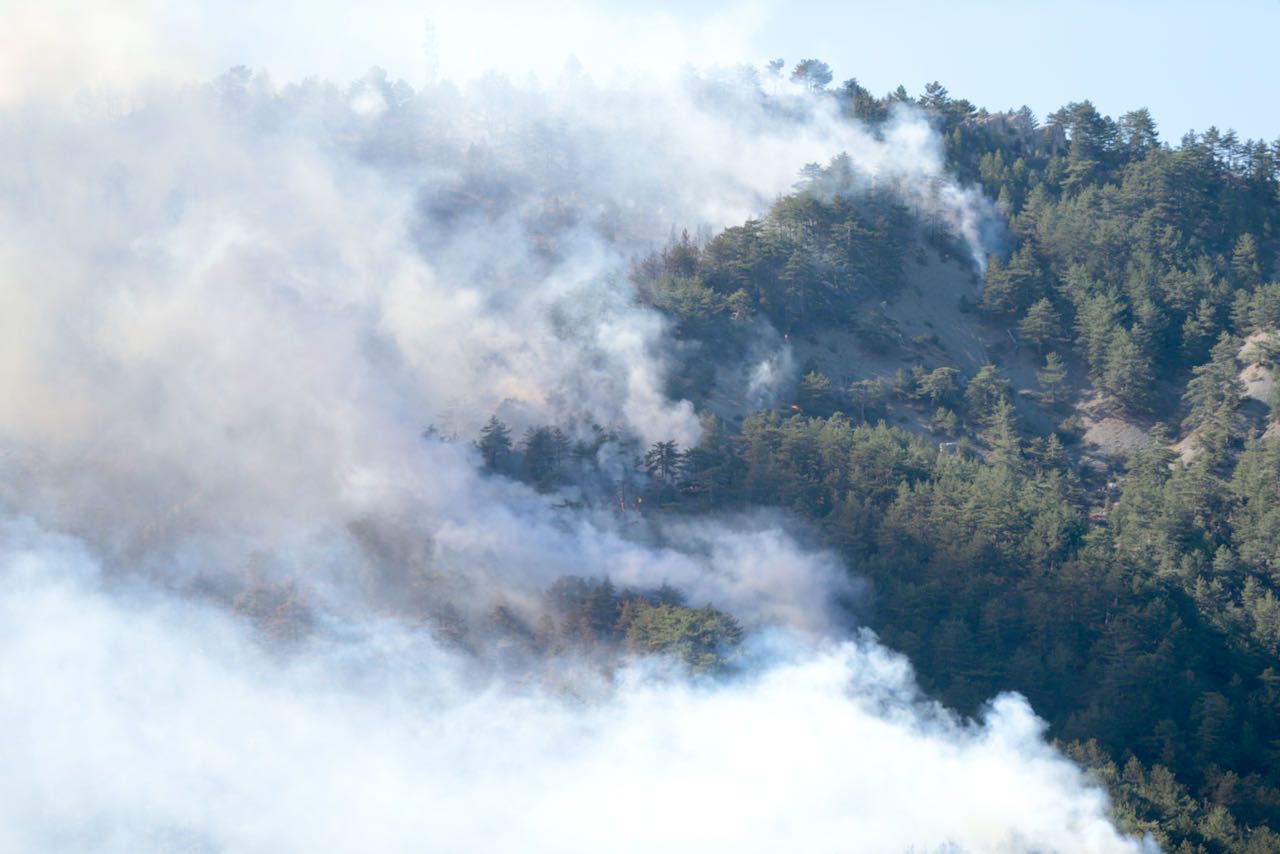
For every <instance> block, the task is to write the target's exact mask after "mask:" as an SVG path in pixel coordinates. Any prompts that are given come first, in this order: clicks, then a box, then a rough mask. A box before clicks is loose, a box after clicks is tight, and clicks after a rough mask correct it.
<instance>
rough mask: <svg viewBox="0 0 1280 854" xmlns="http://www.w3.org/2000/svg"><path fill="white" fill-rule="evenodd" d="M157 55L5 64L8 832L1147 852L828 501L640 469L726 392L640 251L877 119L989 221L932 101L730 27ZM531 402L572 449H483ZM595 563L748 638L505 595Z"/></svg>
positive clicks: (853, 154) (753, 209) (113, 839)
mask: <svg viewBox="0 0 1280 854" xmlns="http://www.w3.org/2000/svg"><path fill="white" fill-rule="evenodd" d="M143 49H144V50H145V40H144V48H143ZM163 65H164V64H163V63H159V62H158V63H157V66H156V68H154V69H150V70H149V71H148V74H153V73H156V72H157V70H158V69H159V68H161V67H162V66H163ZM127 85H128V87H129V88H128V89H126V90H125V96H121V95H120V94H119V90H117V91H116V93H115V94H113V95H112V96H111V97H107V96H106V95H103V96H101V97H100V98H94V97H85V98H80V99H78V100H76V101H75V102H74V103H71V104H68V103H64V102H62V101H60V100H58V99H42V98H36V97H34V96H33V97H31V98H25V97H23V93H21V92H18V93H17V94H15V93H13V92H6V93H5V96H6V97H5V99H4V101H3V103H4V104H5V106H4V108H3V109H4V115H3V123H2V124H0V155H2V156H0V187H3V192H2V193H0V225H2V230H0V234H3V235H4V236H3V238H0V275H2V276H3V281H2V283H0V390H2V392H3V396H2V399H3V401H4V405H3V407H2V408H0V475H2V476H0V508H2V509H3V513H4V519H3V522H2V523H0V612H2V613H3V617H2V618H0V659H2V662H0V672H3V673H4V676H3V677H2V678H0V699H2V701H3V702H2V705H0V708H2V709H3V711H2V712H0V716H2V720H3V723H4V726H3V727H0V756H4V757H5V758H6V762H5V768H6V772H5V774H4V775H3V777H2V778H0V779H3V781H4V785H3V791H4V794H5V797H4V798H3V802H2V805H0V847H3V848H4V849H6V850H14V851H42V850H72V851H90V850H92V851H136V850H160V851H167V850H175V851H186V850H192V851H268V850H298V849H308V848H309V849H318V850H337V851H347V850H352V851H354V850H410V849H412V850H416V849H421V848H430V849H439V850H511V849H517V848H518V849H521V850H554V851H585V850H591V849H595V850H600V849H604V850H624V851H625V850H648V849H651V848H653V847H655V846H662V847H663V848H666V849H669V850H686V849H688V850H692V849H695V848H701V849H705V848H707V847H712V848H714V849H716V850H720V849H728V848H730V847H732V848H735V849H738V850H749V851H771V850H778V849H783V848H785V849H791V850H812V851H828V850H830V851H836V850H855V851H966V852H986V851H992V852H1031V851H1061V852H1067V851H1080V850H1088V851H1098V852H1106V851H1140V850H1147V849H1148V848H1154V846H1153V845H1152V844H1150V843H1143V842H1139V841H1135V840H1134V839H1133V838H1132V837H1129V836H1125V835H1123V834H1121V833H1120V832H1119V831H1117V830H1116V829H1115V828H1114V827H1113V826H1112V824H1111V823H1110V821H1109V820H1108V818H1107V807H1106V802H1105V798H1104V796H1103V795H1102V793H1101V790H1100V789H1098V788H1096V787H1095V786H1093V785H1092V784H1091V783H1089V782H1088V781H1087V780H1086V778H1085V776H1084V775H1083V773H1082V772H1081V771H1079V770H1078V769H1077V768H1076V767H1075V766H1073V765H1072V764H1071V763H1069V762H1068V761H1067V760H1066V759H1064V758H1063V757H1062V756H1060V755H1059V754H1058V753H1057V752H1056V751H1055V750H1054V749H1053V748H1051V747H1050V746H1049V745H1048V744H1047V743H1046V742H1045V740H1044V738H1043V728H1042V725H1041V724H1040V722H1039V721H1038V720H1037V719H1036V718H1035V715H1034V713H1033V711H1032V710H1031V708H1030V707H1029V705H1028V704H1027V703H1026V701H1025V700H1023V699H1022V698H1021V697H1019V696H1017V695H1012V694H1010V695H1002V696H999V697H995V698H993V699H992V702H991V704H990V706H989V708H988V710H987V711H986V713H985V715H984V717H983V718H982V719H981V720H979V721H976V722H975V721H968V720H963V719H961V718H959V717H958V716H956V715H954V714H953V713H951V712H948V711H947V710H945V709H943V708H942V707H941V706H939V705H937V704H935V703H933V702H932V701H930V700H929V699H928V698H926V697H924V696H922V695H921V693H920V691H919V690H918V689H917V688H916V687H915V684H914V681H913V677H912V674H911V671H910V667H909V664H908V663H907V662H906V661H905V659H903V658H902V657H900V656H898V655H896V654H894V653H893V652H892V651H890V650H887V649H885V648H884V647H882V646H881V645H879V644H878V642H877V641H876V639H875V637H874V636H873V635H872V634H871V633H869V632H867V631H865V630H859V629H858V627H857V625H856V620H855V618H854V616H853V615H854V614H855V613H856V611H857V609H858V608H862V607H873V604H869V603H868V599H869V596H870V594H869V593H868V591H867V590H866V589H865V587H864V585H862V584H861V583H860V582H859V581H858V580H857V577H856V574H853V573H852V572H851V571H850V568H848V567H845V566H843V565H842V564H841V563H840V561H839V560H838V558H836V557H835V556H834V555H833V554H831V553H829V552H827V551H824V550H822V549H820V548H818V547H816V546H814V545H812V544H811V543H810V541H809V538H808V536H807V534H806V532H805V531H803V530H798V529H796V528H794V527H792V525H791V523H789V522H788V521H787V520H786V519H785V518H784V517H783V516H781V515H780V514H772V513H766V512H764V511H758V512H757V511H749V512H746V513H743V514H739V515H735V516H733V517H730V518H707V517H699V518H698V519H696V520H694V521H688V520H684V521H675V520H673V519H670V518H665V517H663V516H662V515H661V514H656V513H653V514H651V513H647V512H645V511H644V510H643V508H642V507H640V506H639V505H638V504H637V503H636V502H635V501H634V489H632V486H629V484H630V485H634V484H636V483H639V482H642V481H643V480H644V478H645V477H646V475H644V474H642V473H640V472H638V471H637V470H636V466H635V459H636V457H637V456H639V455H642V454H643V453H644V451H645V449H646V448H648V447H650V446H651V445H653V444H654V443H657V442H666V441H674V442H675V443H677V445H678V446H680V447H689V446H691V445H693V444H694V443H696V442H697V440H698V438H699V436H700V435H701V432H702V430H703V427H702V425H701V423H700V420H699V413H698V412H696V411H695V409H694V407H693V405H692V404H691V403H689V402H688V401H683V400H677V399H671V398H669V397H668V394H667V388H668V386H667V383H666V379H667V374H668V371H669V370H670V367H671V363H672V360H673V359H674V358H675V355H676V352H675V349H674V348H676V347H678V346H680V345H679V344H678V343H675V342H673V341H672V339H671V337H670V336H669V335H668V332H669V330H668V328H667V326H666V322H665V321H664V319H663V317H662V316H661V315H660V314H658V313H657V312H655V311H653V310H652V309H650V308H647V307H645V305H643V304H642V302H641V301H640V300H639V299H638V297H637V293H636V291H635V286H634V284H633V282H632V281H631V279H630V278H629V277H628V275H627V273H628V269H629V265H630V264H631V262H632V261H633V260H634V259H635V258H637V257H639V256H642V255H643V254H644V253H647V252H650V251H653V250H656V249H659V248H660V247H661V246H662V245H664V242H665V241H667V240H668V237H669V236H670V235H672V234H675V233H677V231H678V230H680V229H684V228H688V229H690V230H691V231H694V232H698V231H699V230H701V233H711V232H714V231H715V230H718V229H721V228H724V227H727V226H731V225H735V224H738V223H740V222H742V221H743V220H745V219H748V218H750V217H752V216H756V215H759V213H760V212H761V211H762V210H764V209H765V208H766V207H767V206H768V205H769V204H770V203H771V202H772V201H773V200H774V199H775V198H776V197H777V196H778V195H779V194H782V193H785V192H788V191H789V190H790V189H791V188H792V186H793V185H794V184H795V183H796V182H797V181H798V180H799V179H800V175H801V171H802V169H803V168H804V167H805V166H806V165H807V164H811V163H819V164H825V163H827V162H829V161H831V159H832V158H834V157H836V156H837V155H838V154H841V153H842V152H843V153H846V154H848V155H849V157H850V158H851V160H852V164H853V171H852V173H851V174H852V176H853V180H854V182H855V185H856V188H857V189H866V190H870V189H872V188H874V189H876V190H877V191H879V192H885V193H890V194H892V195H893V196H894V197H895V198H897V199H899V200H900V201H901V202H902V203H903V204H904V205H906V206H908V207H910V208H912V209H913V210H915V211H916V212H917V213H918V214H919V215H921V216H925V217H930V218H932V219H933V220H934V221H936V222H938V223H942V224H944V225H945V226H946V227H947V228H948V229H949V230H950V231H951V233H952V234H953V235H954V236H955V238H956V240H958V241H959V242H960V243H961V244H962V245H965V246H966V247H967V248H968V250H969V252H970V253H971V255H972V257H973V259H974V263H975V264H979V263H981V260H980V259H982V258H984V257H985V256H986V249H987V247H986V246H985V245H984V243H983V241H984V240H985V239H986V229H987V227H988V224H989V222H991V221H992V211H993V207H992V206H991V204H990V203H989V202H988V201H986V200H985V199H984V198H983V197H982V196H981V194H980V193H979V192H977V191H976V190H974V189H972V188H969V187H965V186H961V185H959V184H957V183H956V182H955V181H954V179H952V178H951V177H949V176H948V175H947V174H946V173H945V172H944V170H943V155H942V146H941V140H940V139H939V137H938V135H937V134H936V132H935V131H934V130H933V129H932V128H931V127H930V125H929V123H928V122H927V120H925V119H924V118H923V117H921V116H920V115H917V114H915V113H913V112H912V111H910V110H909V109H907V108H905V107H904V108H903V109H902V110H901V111H899V112H898V113H897V114H895V116H894V117H893V119H892V120H891V121H889V122H888V123H887V124H886V125H885V126H884V127H883V128H881V129H878V130H877V131H874V132H873V131H871V130H868V129H866V128H863V127H861V126H858V125H856V124H854V123H852V122H850V121H849V120H847V119H845V118H843V117H841V116H839V115H838V114H837V113H836V112H835V110H834V109H833V108H832V107H831V106H830V105H828V104H827V103H825V102H822V101H819V100H816V99H812V98H810V97H808V96H807V95H806V93H805V92H804V91H802V90H801V89H799V88H797V87H793V86H791V85H790V84H788V83H786V82H785V81H778V82H769V81H766V82H764V83H762V82H761V80H760V78H759V77H758V75H756V74H755V73H753V72H749V71H745V70H742V69H730V70H706V71H695V70H692V69H687V70H686V71H685V72H684V73H683V74H682V75H681V76H680V77H679V79H678V80H676V81H675V82H656V81H654V80H644V81H633V82H629V83H615V82H611V83H609V84H607V85H606V84H602V83H598V82H596V81H595V80H593V79H592V78H591V77H590V75H589V74H588V73H586V72H585V71H583V70H582V69H580V68H576V67H575V66H574V65H572V64H570V65H567V66H566V68H565V71H564V72H563V73H562V74H561V75H560V76H559V78H558V79H556V80H554V81H551V82H537V81H533V80H523V81H521V80H513V79H511V78H510V77H507V76H504V75H500V74H492V75H489V76H486V77H483V78H480V79H476V80H472V81H467V82H450V81H443V82H432V83H430V84H428V85H424V86H416V87H415V86H411V85H409V84H407V83H405V82H403V81H396V80H392V79H390V78H388V76H387V75H385V74H384V73H381V72H379V71H377V70H374V71H371V72H370V73H369V74H367V75H366V76H364V77H363V78H361V79H359V80H357V81H354V82H330V81H325V80H320V79H314V78H313V79H307V80H304V81H301V82H296V83H286V84H276V83H272V82H271V81H270V79H269V78H268V77H267V76H266V75H265V74H264V73H261V72H254V71H250V70H247V69H242V68H236V69H232V70H230V71H228V72H226V73H224V74H222V75H220V76H218V77H217V78H216V79H213V80H209V81H205V82H199V83H190V84H183V85H175V84H166V83H164V82H162V81H160V80H158V79H156V78H155V77H147V79H146V83H145V85H143V84H142V83H139V82H138V81H137V80H133V79H130V80H129V81H128V84H127ZM854 189H855V188H854V187H851V188H849V191H850V192H852V191H853V190H854ZM760 341H761V348H762V350H761V352H760V353H758V354H757V355H758V356H760V358H761V365H768V364H785V363H786V361H787V358H786V356H787V353H786V348H787V345H786V343H785V341H784V340H781V339H780V338H779V337H778V336H777V334H776V333H773V332H772V331H771V330H768V329H765V328H763V327H762V328H761V330H760ZM749 373H750V372H748V374H749ZM746 391H747V390H745V389H744V393H745V392H746ZM764 402H766V403H776V402H777V401H764ZM495 414H496V415H498V416H499V417H500V418H501V419H502V420H503V421H504V422H506V423H507V424H509V425H511V427H512V429H513V431H514V432H515V433H516V435H519V434H520V433H521V432H522V431H524V430H525V429H526V428H528V427H531V426H534V425H540V424H555V425H558V426H559V427H561V428H563V430H564V431H565V435H566V436H567V437H568V438H569V439H570V440H571V441H573V442H576V443H577V445H578V447H579V448H588V449H589V453H585V452H584V453H580V454H579V460H580V467H581V471H582V474H581V476H580V477H578V478H575V479H574V480H573V482H570V483H565V484H561V485H559V486H558V487H557V488H555V489H552V490H549V491H543V492H539V491H537V490H534V489H532V488H530V487H529V486H528V485H526V484H524V483H521V482H518V481H517V480H515V479H512V478H507V477H504V476H502V475H500V474H495V473H493V472H489V471H486V467H485V460H484V458H483V456H482V454H481V452H480V451H479V450H478V449H477V447H476V446H475V444H474V441H473V440H474V439H475V438H476V437H477V436H478V435H479V434H480V431H481V430H482V428H483V427H484V426H485V424H486V422H488V420H489V419H490V417H491V416H493V415H495ZM629 489H632V491H631V492H628V490H629ZM854 569H856V568H854ZM566 577H570V578H578V579H589V580H592V582H591V583H595V582H596V581H597V580H600V579H605V578H607V579H608V580H609V583H610V584H611V585H615V586H616V588H617V589H618V590H629V591H637V592H638V595H644V596H656V595H658V594H656V593H653V591H659V590H663V589H671V590H674V591H678V593H679V595H680V597H681V599H680V601H682V602H684V601H687V602H688V603H690V604H692V605H695V606H698V605H702V604H703V603H711V605H713V606H714V608H715V609H717V611H718V612H719V613H722V614H725V615H731V617H732V618H733V619H734V620H736V621H737V622H738V623H739V624H740V626H741V630H742V641H741V644H740V645H735V646H734V648H733V649H731V650H729V649H725V650H717V654H720V653H723V658H724V666H723V667H720V668H718V669H716V670H715V671H714V672H702V673H698V674H691V673H690V672H689V668H687V667H685V666H684V665H682V664H681V663H679V662H675V661H672V660H670V659H667V658H661V657H643V656H641V657H633V656H628V655H624V654H621V653H619V652H618V651H616V650H615V651H611V652H609V654H607V655H601V654H598V653H593V652H591V651H590V650H586V651H583V650H577V651H575V650H574V649H572V648H565V649H558V650H557V651H555V652H551V651H548V650H547V649H545V648H544V647H540V646H539V645H538V644H537V643H534V642H531V643H529V644H528V645H527V647H528V649H524V648H523V647H522V648H521V649H520V650H519V651H518V652H519V654H516V653H513V652H510V650H509V647H510V646H511V644H510V643H509V638H507V639H504V638H503V637H502V636H501V633H498V632H494V631H492V630H489V629H486V628H484V626H486V625H487V624H488V623H487V621H490V620H491V619H492V615H493V614H494V613H495V609H496V608H497V607H499V606H501V608H502V609H503V610H504V612H506V613H509V614H512V615H513V617H512V619H513V620H514V621H515V622H516V623H518V624H519V625H521V626H526V627H529V631H530V632H531V633H532V632H533V631H534V628H533V627H535V626H537V625H538V624H539V621H540V620H544V618H546V617H547V616H548V612H549V606H548V604H547V601H548V599H547V591H548V589H549V588H552V587H553V585H555V584H556V582H557V580H558V579H564V578H566ZM264 596H265V597H267V598H270V597H276V598H275V599H273V600H272V603H273V604H271V605H270V607H269V608H268V610H271V611H272V612H273V614H270V615H267V616H266V617H264V613H265V612H264V611H263V610H262V609H260V608H256V607H255V606H253V604H252V603H253V602H255V601H258V600H259V599H262V598H263V597H264ZM255 597H257V598H255ZM246 603H249V604H246ZM263 607H264V608H265V607H267V606H263ZM446 612H447V617H442V616H441V615H442V613H446ZM276 617H278V618H279V619H278V621H275V620H276ZM455 625H461V626H464V627H467V629H466V633H467V639H466V641H465V642H459V641H458V639H457V635H456V634H451V633H450V632H449V631H446V629H450V628H451V627H453V626H455ZM282 626H283V629H282V628H281V627H282ZM553 627H554V624H553Z"/></svg>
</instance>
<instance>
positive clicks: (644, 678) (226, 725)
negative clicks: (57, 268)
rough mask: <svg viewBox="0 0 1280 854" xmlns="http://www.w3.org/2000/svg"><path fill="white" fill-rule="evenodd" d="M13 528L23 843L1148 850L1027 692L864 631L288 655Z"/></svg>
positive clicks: (9, 813) (373, 640)
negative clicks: (604, 654) (1111, 816)
mask: <svg viewBox="0 0 1280 854" xmlns="http://www.w3.org/2000/svg"><path fill="white" fill-rule="evenodd" d="M4 542H5V544H6V547H5V551H4V553H3V555H0V618H2V619H0V626H2V627H3V628H0V639H2V640H3V643H2V644H0V665H2V666H3V672H4V673H5V679H4V680H3V682H0V700H3V703H0V724H3V726H0V745H2V746H3V752H4V755H5V757H6V773H5V774H4V775H0V792H2V793H3V795H4V797H3V798H0V828H2V829H0V846H3V847H4V849H5V850H9V851H49V850H58V851H70V852H75V851H94V852H115V851H122V852H123V851H138V850H147V851H239V852H256V851H279V850H325V851H367V850H370V849H375V850H380V851H408V850H423V849H428V850H484V851H504V850H521V851H591V850H610V851H650V850H653V849H654V848H655V847H661V848H663V849H664V850H671V851H686V850H688V851H693V850H706V849H707V848H708V847H710V848H713V849H716V850H728V849H732V850H741V851H759V852H766V851H770V852H771V851H777V850H804V851H816V852H822V851H851V850H852V851H949V852H974V854H977V852H1031V851H1035V852H1076V851H1090V852H1097V854H1109V852H1140V851H1145V850H1147V847H1145V846H1144V845H1142V844H1139V843H1136V842H1134V841H1132V840H1127V839H1125V838H1123V837H1121V836H1120V835H1119V834H1117V832H1116V831H1115V829H1114V828H1113V827H1112V826H1111V825H1110V823H1109V822H1108V821H1107V819H1106V817H1105V800H1104V798H1103V796H1102V794H1101V793H1100V792H1099V791H1098V790H1096V789H1094V788H1092V787H1090V786H1088V785H1087V784H1086V783H1085V781H1084V779H1083V776H1082V774H1081V772H1080V771H1079V770H1078V769H1077V768H1075V767H1074V766H1072V765H1071V764H1070V763H1068V762H1067V761H1066V760H1065V759H1063V758H1062V757H1061V756H1060V755H1058V754H1057V753H1055V752H1054V751H1053V750H1052V749H1051V748H1049V747H1048V746H1047V745H1046V744H1045V743H1044V741H1043V738H1042V724H1041V723H1040V722H1039V721H1038V720H1037V719H1036V718H1035V716H1034V715H1033V714H1032V713H1031V711H1030V709H1028V708H1027V705H1026V703H1025V702H1024V701H1022V700H1021V699H1020V698H1018V697H1016V696H1002V697H999V698H997V699H996V700H995V701H994V702H993V703H992V704H991V706H990V707H989V709H988V710H987V711H986V713H985V715H984V719H983V721H982V722H981V723H980V724H979V723H964V722H961V721H959V720H957V719H956V718H955V717H954V716H953V715H951V714H950V713H948V712H946V711H945V710H943V709H942V708H940V707H938V706H936V705H934V704H931V703H929V702H927V701H925V700H923V699H922V698H921V697H920V696H919V695H918V693H917V691H916V689H915V688H914V686H913V683H912V680H911V674H910V669H909V667H908V666H907V664H906V662H905V661H904V660H903V659H902V658H901V657H899V656H895V655H893V654H892V653H889V652H887V651H886V650H885V649H884V648H883V647H880V646H879V645H878V644H876V643H875V641H874V639H873V638H871V637H870V636H868V635H860V636H857V637H854V638H852V639H850V640H847V641H843V642H840V643H830V644H824V645H820V646H817V647H813V646H810V645H808V644H806V643H803V642H797V641H795V640H793V639H790V638H788V637H786V636H785V635H773V636H769V635H764V636H761V637H759V638H758V639H757V640H756V641H755V642H754V643H753V644H752V645H751V647H750V649H749V650H748V655H751V656H755V657H758V658H759V659H760V661H761V662H762V667H760V668H759V669H756V670H753V671H751V672H750V673H749V674H748V675H746V676H744V677H743V678H741V679H740V680H737V681H734V682H728V683H725V682H721V683H704V684H699V683H690V682H688V681H686V680H685V679H683V678H682V677H680V676H679V675H678V674H674V673H667V672H664V671H662V670H661V669H657V668H654V667H647V666H645V665H644V664H636V665H634V666H632V667H630V668H628V669H626V670H625V671H623V672H621V673H619V674H617V675H616V676H615V680H614V686H613V688H612V690H611V692H610V693H608V694H606V695H604V696H601V697H596V698H595V699H583V698H581V697H575V696H573V695H565V694H558V693H555V692H552V691H549V690H548V689H547V688H545V687H543V686H540V685H538V684H534V685H531V686H530V685H525V686H519V685H510V684H507V685H503V684H490V683H480V684H477V683H476V682H475V681H474V680H472V679H469V678H468V677H467V676H466V674H465V672H463V671H460V670H459V669H458V668H457V667H456V666H455V664H454V662H453V661H452V659H451V657H450V656H449V655H447V654H446V653H443V652H441V651H440V650H439V649H438V648H436V647H435V646H434V645H433V643H432V641H431V639H430V638H427V637H424V636H421V635H414V634H412V633H406V632H405V631H404V630H403V629H401V628H397V627H395V626H387V625H381V626H378V625H374V626H369V625H367V624H366V625H365V627H364V628H363V630H362V631H363V634H362V635H361V636H360V637H359V638H358V639H355V640H351V639H348V640H347V641H346V642H344V643H341V644H335V645H332V646H320V647H318V648H315V649H312V650H310V651H309V652H307V653H306V654H298V655H290V656H286V657H285V658H284V659H283V660H280V659H279V658H270V657H268V656H267V655H266V654H264V652H263V651H262V650H261V649H260V648H259V647H257V646H256V645H255V644H253V643H252V642H250V641H249V640H247V639H246V638H245V637H244V635H243V627H241V626H236V625H233V624H231V623H229V621H228V620H227V619H226V617H225V616H224V615H223V614H222V613H221V612H218V611H213V610H211V609H209V608H201V607H198V606H195V605H191V604H184V603H180V602H179V603H175V602H173V601H171V600H167V599H164V598H162V597H156V596H139V595H137V594H136V593H135V594H133V595H124V594H123V593H122V592H121V591H118V590H111V589H104V588H103V585H102V579H101V578H100V576H99V575H98V573H97V572H96V570H95V567H94V566H93V563H92V560H91V558H89V557H88V556H87V555H86V554H85V553H84V550H83V549H82V548H81V547H80V546H79V545H78V544H77V543H75V542H74V541H69V540H67V539H66V538H63V537H55V536H50V535H47V534H44V533H42V532H40V531H38V530H37V529H35V528H34V526H33V525H31V524H30V523H29V522H21V521H18V522H14V521H10V522H8V523H6V525H5V530H4ZM70 627H74V628H70Z"/></svg>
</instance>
